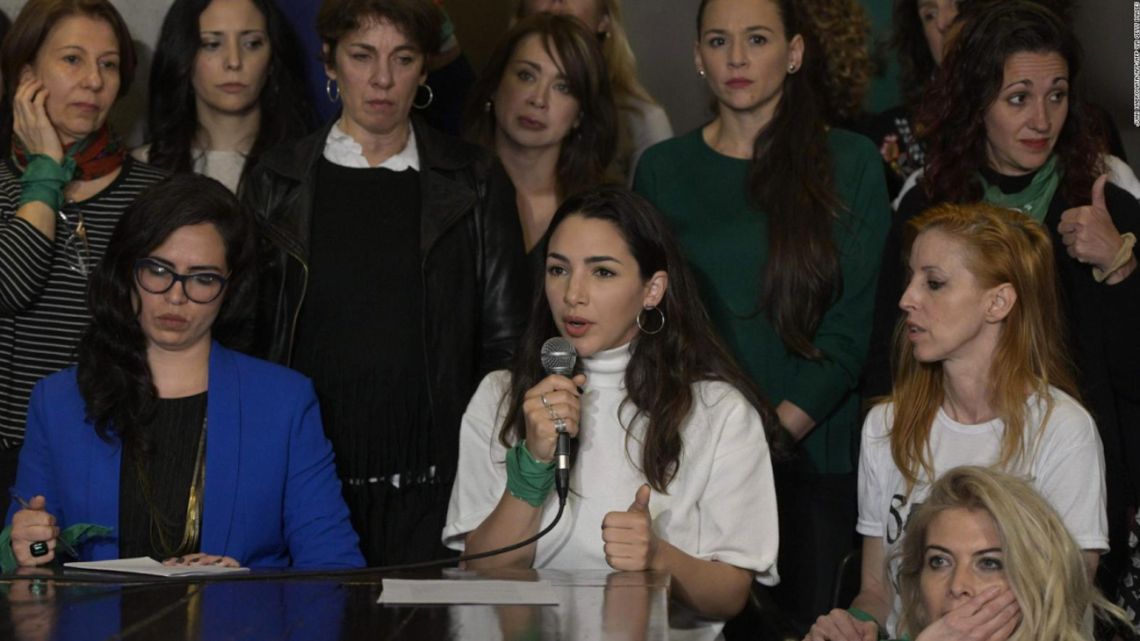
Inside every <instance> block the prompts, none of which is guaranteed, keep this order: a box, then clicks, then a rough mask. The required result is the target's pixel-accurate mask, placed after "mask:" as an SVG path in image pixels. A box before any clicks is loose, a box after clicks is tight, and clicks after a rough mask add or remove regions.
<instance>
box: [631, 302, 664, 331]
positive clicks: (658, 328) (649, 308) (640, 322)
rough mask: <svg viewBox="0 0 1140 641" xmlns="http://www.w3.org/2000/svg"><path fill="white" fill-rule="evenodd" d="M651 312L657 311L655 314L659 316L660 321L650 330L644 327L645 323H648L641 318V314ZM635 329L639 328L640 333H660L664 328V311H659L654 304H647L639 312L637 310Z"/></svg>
mask: <svg viewBox="0 0 1140 641" xmlns="http://www.w3.org/2000/svg"><path fill="white" fill-rule="evenodd" d="M653 312H657V315H658V316H660V318H661V322H660V323H658V324H657V326H656V327H655V328H654V329H652V330H650V329H646V325H648V323H646V322H645V321H643V320H642V319H641V315H642V314H649V313H653ZM637 329H640V330H641V333H642V334H647V335H649V336H653V335H655V334H660V333H661V330H663V329H665V312H663V311H661V310H660V309H659V308H658V307H657V306H656V305H649V306H647V307H644V308H642V310H641V311H640V312H637Z"/></svg>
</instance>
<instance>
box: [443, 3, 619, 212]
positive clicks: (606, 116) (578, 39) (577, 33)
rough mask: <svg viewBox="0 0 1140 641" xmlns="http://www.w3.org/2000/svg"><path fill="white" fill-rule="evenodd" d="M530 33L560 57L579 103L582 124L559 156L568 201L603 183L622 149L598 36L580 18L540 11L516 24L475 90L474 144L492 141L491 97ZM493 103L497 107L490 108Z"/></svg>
mask: <svg viewBox="0 0 1140 641" xmlns="http://www.w3.org/2000/svg"><path fill="white" fill-rule="evenodd" d="M530 35H537V36H539V37H541V38H542V46H543V47H544V48H545V49H546V52H547V53H548V54H550V55H551V57H552V58H553V57H554V54H557V56H558V58H559V59H560V60H561V61H562V66H563V67H564V69H562V71H563V73H564V74H565V77H566V82H567V84H569V86H570V94H571V95H572V96H574V98H575V99H577V100H578V106H579V114H580V116H581V117H580V121H579V125H578V127H577V128H575V130H574V131H572V132H571V133H570V134H569V135H568V136H567V137H566V139H564V140H563V141H562V148H561V150H560V151H559V154H558V166H557V174H558V176H557V179H558V192H559V196H560V197H565V196H567V195H569V194H572V193H574V192H576V191H579V190H581V189H584V188H586V187H590V186H593V185H597V184H599V183H601V182H603V181H604V179H605V177H606V168H607V167H608V166H609V164H610V161H612V160H613V157H614V153H615V152H616V151H617V128H618V124H617V122H618V119H617V107H616V106H615V104H614V96H613V91H612V90H611V88H610V80H609V76H608V75H607V74H606V60H605V58H604V57H603V56H602V48H601V46H600V45H599V44H598V39H597V36H596V35H594V34H592V33H590V31H589V30H588V29H586V27H585V25H583V24H582V22H581V21H580V20H578V19H577V18H573V17H570V16H564V15H557V14H548V13H539V14H535V15H533V16H530V17H527V18H523V19H522V20H519V21H518V22H517V23H515V25H514V27H512V28H511V30H510V32H509V33H507V35H506V37H505V38H504V39H503V40H502V42H501V43H500V44H499V46H498V47H496V48H495V51H494V53H492V54H491V58H490V60H489V61H488V62H487V66H486V67H485V68H484V69H483V73H482V74H480V76H479V79H478V80H477V81H476V82H475V85H474V86H473V87H472V88H471V97H470V99H469V103H468V106H467V114H466V117H465V119H464V120H465V121H466V125H465V126H466V128H467V135H468V137H470V138H471V139H473V140H474V141H475V142H478V143H480V144H484V145H490V144H491V143H492V142H493V140H494V137H495V131H496V122H495V113H494V108H493V105H492V103H491V102H490V101H491V97H492V96H493V95H494V93H495V91H496V90H497V89H498V87H499V83H500V82H501V81H502V79H503V74H505V73H506V71H507V64H508V63H509V62H510V59H511V56H512V55H513V54H514V52H515V49H516V48H517V47H518V46H519V44H520V43H521V42H522V41H523V40H524V39H525V38H526V37H527V36H530ZM488 105H491V107H492V108H491V109H488V108H487V106H488Z"/></svg>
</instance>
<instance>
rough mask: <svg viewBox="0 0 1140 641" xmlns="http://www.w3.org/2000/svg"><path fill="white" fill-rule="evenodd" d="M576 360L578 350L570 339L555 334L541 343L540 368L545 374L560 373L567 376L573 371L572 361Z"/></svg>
mask: <svg viewBox="0 0 1140 641" xmlns="http://www.w3.org/2000/svg"><path fill="white" fill-rule="evenodd" d="M577 361H578V352H577V351H575V349H574V346H573V345H571V344H570V341H568V340H566V339H565V338H562V337H561V336H555V337H554V338H549V339H547V340H546V342H545V343H543V344H542V369H544V370H546V373H547V374H560V375H562V376H569V375H570V374H571V373H572V372H573V371H574V363H575V362H577Z"/></svg>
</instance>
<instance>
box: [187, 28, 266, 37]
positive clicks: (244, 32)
mask: <svg viewBox="0 0 1140 641" xmlns="http://www.w3.org/2000/svg"><path fill="white" fill-rule="evenodd" d="M199 33H200V34H201V35H203V36H224V35H225V34H227V33H229V32H227V31H223V30H220V29H203V30H202V31H200V32H199ZM251 33H260V34H262V35H264V34H265V33H266V31H265V29H243V30H241V31H239V32H238V35H239V36H247V35H249V34H251Z"/></svg>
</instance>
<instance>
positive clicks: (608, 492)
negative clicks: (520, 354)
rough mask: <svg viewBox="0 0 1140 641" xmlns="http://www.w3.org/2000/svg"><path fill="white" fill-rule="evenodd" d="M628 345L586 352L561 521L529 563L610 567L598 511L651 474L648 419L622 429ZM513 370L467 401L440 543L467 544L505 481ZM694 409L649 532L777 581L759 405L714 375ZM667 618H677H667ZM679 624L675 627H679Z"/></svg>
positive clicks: (621, 503)
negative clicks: (502, 439)
mask: <svg viewBox="0 0 1140 641" xmlns="http://www.w3.org/2000/svg"><path fill="white" fill-rule="evenodd" d="M629 356H630V348H629V345H625V346H622V347H618V348H615V349H612V350H608V351H605V352H599V353H598V354H595V355H594V356H592V357H590V358H585V359H582V361H581V372H582V373H583V374H585V375H586V385H585V393H584V394H583V395H582V419H581V422H580V427H579V433H578V454H577V459H576V460H575V461H574V463H573V470H572V471H571V474H570V497H569V498H568V500H567V504H566V511H565V513H564V514H563V515H562V522H561V523H559V524H558V526H557V527H555V528H554V531H552V532H551V533H550V534H548V535H546V537H544V538H543V539H541V540H540V541H539V542H538V547H537V550H536V553H535V560H534V567H536V568H555V569H608V568H609V566H608V565H607V564H606V558H605V554H604V551H603V543H602V527H601V526H602V519H603V518H604V517H605V515H606V514H607V513H608V512H613V511H625V510H627V509H629V506H630V504H631V503H633V500H634V495H635V494H636V492H637V489H638V488H639V487H640V486H641V485H642V484H643V483H645V482H646V480H645V475H644V474H643V473H642V472H641V471H640V469H639V468H640V464H641V447H640V443H641V438H642V437H643V435H644V433H645V420H644V419H643V418H642V419H639V420H638V421H637V422H636V423H635V424H633V425H632V427H630V429H629V435H630V437H631V438H629V439H628V453H627V449H626V448H627V439H626V434H627V432H626V429H624V428H623V425H626V426H629V423H630V420H629V419H630V417H631V416H633V414H634V408H633V407H632V406H631V405H630V404H627V405H626V407H625V408H624V411H622V412H621V420H619V417H618V409H619V406H620V405H621V402H622V400H623V399H625V368H626V365H627V364H628V363H629ZM509 388H510V373H509V372H507V371H505V370H500V371H497V372H492V373H491V374H488V375H487V377H486V378H484V379H483V381H482V383H480V385H479V389H478V390H477V391H476V392H475V395H474V396H473V397H472V399H471V403H470V404H469V405H468V406H467V412H466V413H465V414H464V416H463V424H462V427H461V428H460V442H459V470H458V474H457V476H456V480H455V485H454V487H453V488H452V490H451V503H450V505H449V506H448V510H447V525H446V527H445V528H444V530H443V541H444V543H445V544H446V545H448V546H450V547H452V548H454V549H457V550H462V549H463V546H464V537H465V536H466V534H467V533H468V532H470V531H471V530H474V529H475V528H476V527H478V526H479V524H480V523H482V522H483V520H484V519H485V518H487V516H488V515H489V514H490V513H491V511H492V510H494V508H495V506H496V505H497V504H498V502H499V499H500V498H501V497H502V495H503V491H504V489H505V488H506V484H507V471H506V464H505V462H504V461H505V460H506V454H507V450H506V448H504V447H503V446H502V445H501V444H500V443H499V439H498V434H499V431H500V429H501V427H502V422H503V418H504V416H505V407H504V406H503V399H504V398H505V394H506V393H507V392H508V391H509ZM693 388H694V394H695V398H694V406H693V410H692V413H691V414H690V415H689V418H688V420H687V421H686V422H685V425H684V426H683V428H682V433H681V435H682V438H683V440H684V446H683V449H682V452H681V461H680V466H679V470H678V473H677V476H676V478H674V479H673V482H672V483H670V485H669V487H668V494H661V493H659V492H656V491H654V492H652V493H651V496H650V499H649V511H650V514H651V515H652V517H653V529H654V531H655V532H656V534H657V535H658V536H659V537H661V538H662V539H665V540H666V541H668V542H669V543H670V544H672V545H673V546H675V547H677V548H679V549H681V550H683V551H684V552H686V553H688V554H690V555H692V556H694V557H697V558H699V559H705V560H710V561H721V562H723V563H729V564H731V565H735V566H737V567H740V568H744V569H747V570H751V571H753V572H755V573H756V579H757V580H758V581H760V582H761V583H765V584H768V585H772V584H775V583H776V582H777V581H778V579H777V576H776V551H777V546H778V528H777V521H776V494H775V488H774V485H773V483H772V464H771V461H770V459H769V456H768V443H767V440H766V439H765V437H764V429H763V426H762V425H761V422H760V416H759V414H757V412H756V410H755V409H754V408H753V407H752V406H751V405H750V404H749V403H748V402H747V401H746V400H745V399H744V397H743V396H742V395H741V394H740V393H739V392H738V391H737V390H736V388H734V387H732V386H731V385H728V384H726V383H721V382H713V381H705V382H701V383H696V384H694V386H693ZM557 511H558V497H557V495H556V494H555V493H554V492H551V493H550V496H549V497H547V500H546V503H545V504H544V505H543V509H542V527H545V526H546V525H547V524H548V523H549V522H550V521H552V520H553V519H554V515H555V514H556V513H557ZM673 619H674V624H679V623H680V622H679V621H678V620H677V618H676V617H673ZM694 625H695V628H691V629H690V631H689V632H690V633H686V634H683V635H682V636H684V637H685V638H694V639H714V638H716V637H717V635H718V634H719V632H720V628H721V625H722V624H721V622H710V621H693V620H691V619H690V620H688V621H687V622H685V627H690V626H694ZM677 633H678V630H674V633H673V637H671V638H679V637H677Z"/></svg>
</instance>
